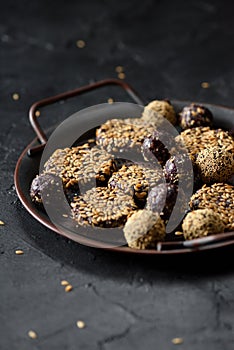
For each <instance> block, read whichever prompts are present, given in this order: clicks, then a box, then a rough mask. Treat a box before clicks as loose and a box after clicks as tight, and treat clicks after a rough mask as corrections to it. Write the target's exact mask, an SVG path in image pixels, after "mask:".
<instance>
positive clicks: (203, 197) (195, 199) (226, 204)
mask: <svg viewBox="0 0 234 350" xmlns="http://www.w3.org/2000/svg"><path fill="white" fill-rule="evenodd" d="M189 206H190V208H191V209H192V210H196V209H206V208H208V209H213V210H214V211H215V212H216V213H218V214H219V215H220V216H221V218H222V221H223V223H224V224H225V231H234V186H232V185H229V184H224V183H215V184H213V185H211V186H207V185H203V186H202V188H201V189H200V190H198V191H197V192H196V193H195V194H194V195H193V196H192V197H191V200H190V202H189Z"/></svg>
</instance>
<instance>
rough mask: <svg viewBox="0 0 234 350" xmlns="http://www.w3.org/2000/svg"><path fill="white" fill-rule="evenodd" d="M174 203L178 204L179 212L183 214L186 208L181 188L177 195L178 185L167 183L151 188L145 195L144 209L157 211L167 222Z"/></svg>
mask: <svg viewBox="0 0 234 350" xmlns="http://www.w3.org/2000/svg"><path fill="white" fill-rule="evenodd" d="M175 205H177V206H178V208H179V213H180V214H183V215H184V213H185V211H186V210H187V209H188V208H187V207H188V205H187V202H186V199H185V194H184V192H183V190H182V189H180V195H178V186H176V185H173V184H168V183H167V184H160V185H158V186H155V187H153V188H152V189H151V191H150V192H149V195H148V197H147V202H146V209H148V210H150V211H152V212H159V214H160V216H161V218H162V219H163V220H164V221H165V222H168V220H169V218H170V216H171V214H172V211H173V209H174V207H175Z"/></svg>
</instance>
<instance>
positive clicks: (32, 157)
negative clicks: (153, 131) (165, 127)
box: [14, 79, 234, 255]
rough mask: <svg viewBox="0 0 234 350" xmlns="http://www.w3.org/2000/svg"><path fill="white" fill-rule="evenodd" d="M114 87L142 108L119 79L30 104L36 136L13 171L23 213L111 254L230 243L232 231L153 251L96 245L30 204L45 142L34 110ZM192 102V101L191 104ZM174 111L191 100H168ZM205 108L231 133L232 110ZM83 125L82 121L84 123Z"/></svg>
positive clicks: (184, 249)
mask: <svg viewBox="0 0 234 350" xmlns="http://www.w3.org/2000/svg"><path fill="white" fill-rule="evenodd" d="M109 85H116V86H119V87H121V88H122V89H124V90H125V91H126V93H127V94H128V95H129V96H130V97H131V98H132V99H133V100H134V102H136V103H138V104H141V105H143V102H142V100H141V98H140V97H139V96H138V94H137V93H136V92H135V91H134V89H133V88H132V87H131V86H130V85H129V84H127V83H126V82H123V81H121V80H116V79H107V80H102V81H99V82H96V83H92V84H89V85H87V86H84V87H81V88H78V89H76V90H72V91H68V92H65V93H62V94H59V95H56V96H53V97H49V98H46V99H43V100H41V101H38V102H36V103H34V104H33V105H32V107H31V108H30V111H29V120H30V123H31V125H32V127H33V129H34V130H35V133H36V135H37V137H36V138H35V139H34V140H33V141H32V142H31V143H30V144H29V145H28V146H27V147H26V148H25V150H24V151H23V152H22V154H21V156H20V157H19V159H18V162H17V164H16V168H15V174H14V182H15V187H16V191H17V194H18V197H19V199H20V201H21V202H22V204H23V205H24V207H25V208H26V210H27V211H28V212H29V213H30V214H31V215H32V216H33V217H34V218H35V219H36V220H37V221H39V222H40V223H41V224H43V225H44V226H46V227H48V228H49V229H51V230H52V231H55V232H56V233H58V234H60V235H63V236H66V237H67V238H69V239H71V240H73V241H75V242H78V243H80V244H83V245H87V246H92V247H96V248H101V249H108V250H111V251H113V252H121V253H128V254H144V255H154V254H156V255H159V254H184V253H191V252H198V251H204V250H210V249H215V248H219V247H224V246H228V245H232V244H234V232H226V233H220V234H216V235H211V236H208V237H205V238H201V239H194V240H191V241H183V240H180V241H165V242H159V244H158V245H157V249H153V250H151V249H150V250H137V249H132V248H128V247H126V246H121V247H109V246H108V245H105V244H103V243H101V244H100V242H97V241H95V240H93V239H90V238H88V237H85V236H81V235H76V234H74V233H72V232H71V233H68V232H63V231H61V230H59V229H58V228H57V227H56V226H55V225H54V224H53V223H52V222H51V221H50V219H49V217H48V216H47V214H46V213H45V212H44V211H42V210H40V209H38V208H37V207H36V206H35V205H34V204H33V202H32V201H31V198H30V195H29V189H30V184H31V181H32V179H33V178H34V177H35V176H36V174H38V172H39V165H40V159H41V154H42V151H43V148H44V146H45V144H46V142H47V137H46V132H44V131H43V130H42V128H41V126H40V124H39V121H38V117H36V115H35V112H36V110H37V109H38V108H41V107H44V106H48V105H51V104H53V103H56V102H58V101H61V100H65V99H68V98H71V97H74V96H76V95H80V94H83V93H86V92H88V91H91V90H94V89H98V88H100V87H104V86H109ZM192 102H195V101H192ZM171 103H172V104H173V106H174V108H175V110H176V111H180V110H181V109H182V108H183V107H184V106H185V105H188V104H190V103H191V101H177V100H171ZM197 103H198V102H197ZM202 104H203V105H205V106H206V107H208V108H209V109H210V110H211V111H212V112H213V114H214V116H215V126H217V127H222V128H224V129H226V130H231V131H232V132H233V130H234V109H232V108H227V107H225V106H220V105H213V104H204V103H202ZM84 123H85V121H84Z"/></svg>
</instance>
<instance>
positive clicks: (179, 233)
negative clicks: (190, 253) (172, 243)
mask: <svg viewBox="0 0 234 350" xmlns="http://www.w3.org/2000/svg"><path fill="white" fill-rule="evenodd" d="M182 234H183V232H180V231H176V232H175V235H176V236H181V235H182Z"/></svg>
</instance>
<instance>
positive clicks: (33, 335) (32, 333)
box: [28, 330, 37, 339]
mask: <svg viewBox="0 0 234 350" xmlns="http://www.w3.org/2000/svg"><path fill="white" fill-rule="evenodd" d="M28 336H29V338H31V339H36V338H37V333H36V332H35V331H33V330H30V331H28Z"/></svg>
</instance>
